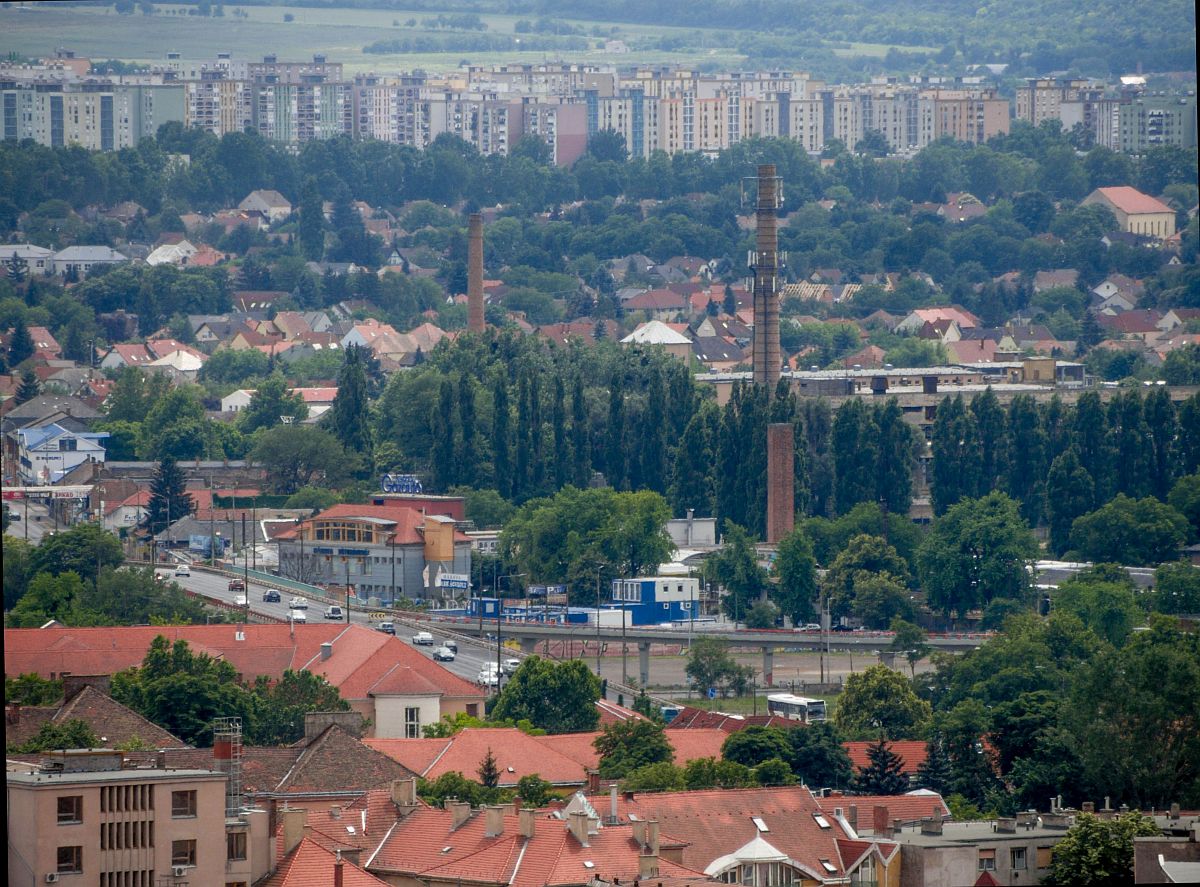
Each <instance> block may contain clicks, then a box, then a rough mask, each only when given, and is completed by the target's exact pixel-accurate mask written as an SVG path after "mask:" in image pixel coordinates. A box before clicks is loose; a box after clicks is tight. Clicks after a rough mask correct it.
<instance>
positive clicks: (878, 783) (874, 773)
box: [854, 738, 908, 795]
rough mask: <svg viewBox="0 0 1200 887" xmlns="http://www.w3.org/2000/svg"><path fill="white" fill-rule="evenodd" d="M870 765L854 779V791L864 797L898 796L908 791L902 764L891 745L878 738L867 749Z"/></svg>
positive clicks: (906, 778)
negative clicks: (864, 795)
mask: <svg viewBox="0 0 1200 887" xmlns="http://www.w3.org/2000/svg"><path fill="white" fill-rule="evenodd" d="M867 759H868V760H869V761H870V763H869V764H868V765H867V766H866V767H864V768H862V769H861V770H859V771H858V775H857V776H855V777H854V790H855V791H858V792H861V793H863V794H866V795H899V794H903V793H904V792H906V791H908V777H907V776H905V775H904V763H903V761H901V759H900V756H899V755H898V754H896V753H895V752H894V751H892V746H891V743H889V742H888V741H887V740H885V739H883V738H880V739H879V741H878V742H873V743H871V745H870V746H868V748H867Z"/></svg>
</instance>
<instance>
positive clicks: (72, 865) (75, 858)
mask: <svg viewBox="0 0 1200 887" xmlns="http://www.w3.org/2000/svg"><path fill="white" fill-rule="evenodd" d="M56 871H58V873H59V874H69V873H73V872H82V871H83V847H80V846H76V847H59V848H58V868H57V869H56Z"/></svg>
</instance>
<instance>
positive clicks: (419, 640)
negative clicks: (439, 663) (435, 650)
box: [412, 631, 433, 647]
mask: <svg viewBox="0 0 1200 887" xmlns="http://www.w3.org/2000/svg"><path fill="white" fill-rule="evenodd" d="M412 642H413V643H414V644H416V645H417V646H419V647H432V646H433V635H431V634H430V633H429V632H427V631H418V632H417V633H416V634H414V635H413V636H412Z"/></svg>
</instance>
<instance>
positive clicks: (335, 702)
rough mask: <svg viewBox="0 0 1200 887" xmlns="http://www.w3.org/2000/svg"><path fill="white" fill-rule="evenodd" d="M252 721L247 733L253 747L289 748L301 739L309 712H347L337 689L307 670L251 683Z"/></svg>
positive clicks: (263, 677)
mask: <svg viewBox="0 0 1200 887" xmlns="http://www.w3.org/2000/svg"><path fill="white" fill-rule="evenodd" d="M253 694H254V696H255V704H254V708H253V711H254V717H253V718H252V720H251V722H250V724H249V725H248V730H247V741H248V742H249V743H250V744H252V745H290V744H292V743H294V742H297V741H299V740H300V739H303V738H304V715H305V714H307V713H308V712H310V711H349V710H350V703H348V702H346V700H344V699H342V697H341V695H340V694H339V693H338V690H337V688H336V687H333V686H330V685H329V683H327V682H326V680H325V678H323V677H320V676H319V675H315V674H313V673H312V672H310V671H308V670H301V671H293V670H292V669H290V668H289V669H286V670H285V671H284V672H283V676H282V677H281V678H280V679H279V680H278V681H275V682H273V683H272V682H271V681H269V680H267V678H266V676H265V675H260V676H259V677H258V678H257V679H256V680H255V683H254V688H253Z"/></svg>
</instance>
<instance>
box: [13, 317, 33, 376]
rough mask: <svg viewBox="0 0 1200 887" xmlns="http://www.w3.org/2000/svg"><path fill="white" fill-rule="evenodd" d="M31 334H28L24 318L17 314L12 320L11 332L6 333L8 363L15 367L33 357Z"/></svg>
mask: <svg viewBox="0 0 1200 887" xmlns="http://www.w3.org/2000/svg"><path fill="white" fill-rule="evenodd" d="M33 352H34V347H33V336H31V335H29V327H27V326H26V325H25V319H24V318H23V317H20V316H18V317H17V319H16V320H15V321H14V322H13V325H12V332H11V333H9V335H8V365H9V366H10V367H15V366H17V365H18V364H20V363H23V362H24V361H26V360H28V359H29V358H31V357H33Z"/></svg>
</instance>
